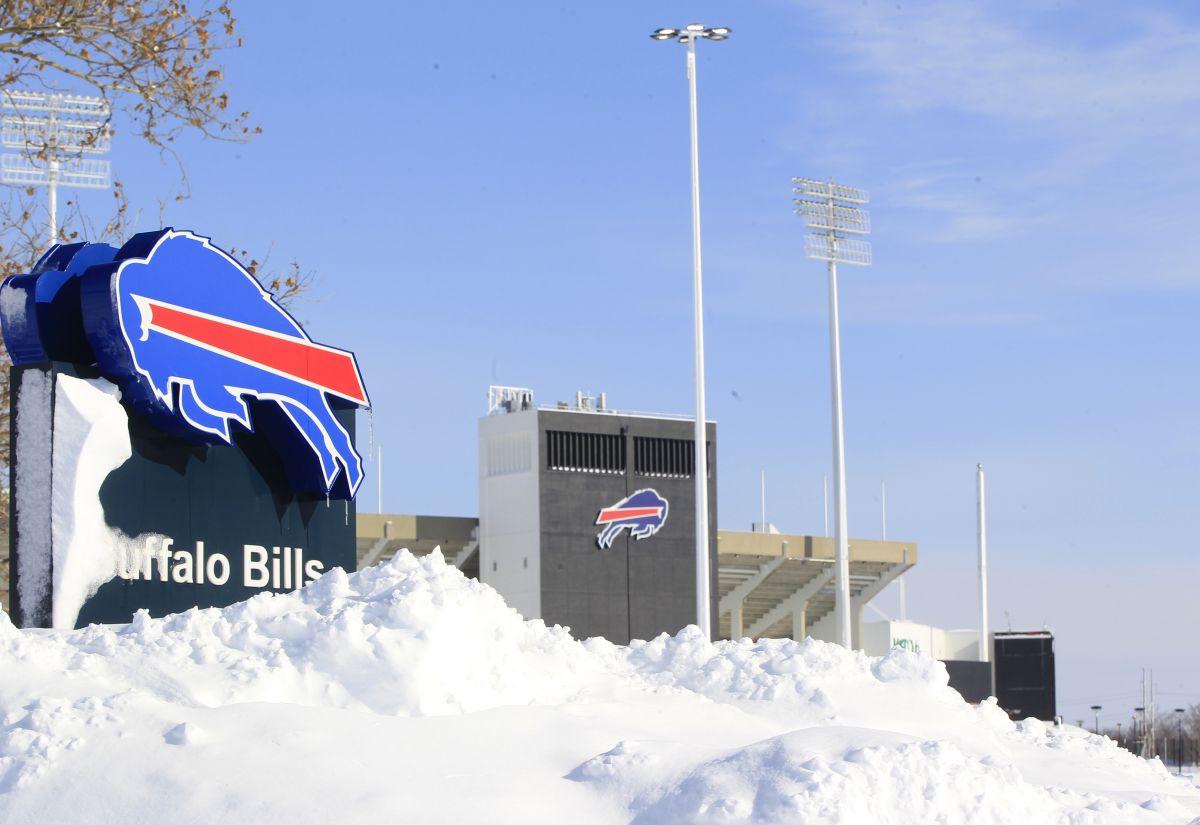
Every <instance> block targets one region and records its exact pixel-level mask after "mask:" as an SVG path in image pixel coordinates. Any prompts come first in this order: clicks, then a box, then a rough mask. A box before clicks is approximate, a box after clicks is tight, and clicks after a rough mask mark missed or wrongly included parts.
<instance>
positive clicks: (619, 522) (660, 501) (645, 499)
mask: <svg viewBox="0 0 1200 825" xmlns="http://www.w3.org/2000/svg"><path fill="white" fill-rule="evenodd" d="M666 522H667V500H666V499H665V498H663V497H662V496H660V495H659V494H658V492H657V491H656V490H652V489H649V488H647V489H645V490H638V491H637V492H636V493H633V494H632V495H629V496H626V497H625V498H623V499H621V500H620V501H618V502H617V503H616V504H614V505H612V506H611V507H605V508H604V509H603V510H601V511H600V513H599V514H598V515H597V516H596V524H597V525H604V529H603V530H601V531H600V534H599V535H597V536H596V544H597V545H599V546H600V549H601V550H607V549H608V548H610V547H612V544H613V542H614V541H616V539H617V536H619V535H621V531H622V530H628V531H629V535H631V536H633V537H634V538H635V539H637V540H639V541H640V540H642V539H644V538H649V537H650V536H653V535H654V534H655V533H657V532H658V531H659V530H661V529H662V526H663V525H664V524H666Z"/></svg>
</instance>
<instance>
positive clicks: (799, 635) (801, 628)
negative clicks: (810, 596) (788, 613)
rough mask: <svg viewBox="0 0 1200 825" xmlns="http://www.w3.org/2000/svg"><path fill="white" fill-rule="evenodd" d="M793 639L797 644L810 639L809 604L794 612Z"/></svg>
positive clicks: (806, 603)
mask: <svg viewBox="0 0 1200 825" xmlns="http://www.w3.org/2000/svg"><path fill="white" fill-rule="evenodd" d="M792 638H793V639H795V640H796V641H797V642H802V641H804V640H805V639H806V638H808V602H805V603H804V604H802V605H800V607H798V608H797V609H796V610H794V611H792Z"/></svg>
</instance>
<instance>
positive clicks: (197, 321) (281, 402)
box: [81, 229, 369, 497]
mask: <svg viewBox="0 0 1200 825" xmlns="http://www.w3.org/2000/svg"><path fill="white" fill-rule="evenodd" d="M115 257H116V259H115V260H114V261H112V262H111V263H108V264H102V265H100V266H93V267H91V268H90V269H88V271H87V273H86V275H85V276H84V279H83V283H82V285H81V293H82V295H81V298H82V305H83V310H84V316H85V318H87V319H88V321H89V324H88V326H89V328H88V339H89V341H90V343H91V345H92V348H93V349H94V350H95V354H96V359H97V363H98V365H99V367H100V369H101V371H102V372H103V373H105V375H106V376H107V377H109V378H110V379H112V380H113V381H115V382H117V383H118V385H120V387H121V390H122V394H123V398H124V400H126V402H127V403H131V405H132V406H134V407H135V408H138V409H140V410H141V411H142V412H144V413H147V414H149V415H151V416H152V417H155V418H156V419H157V420H158V421H159V423H160V425H162V426H165V428H166V429H168V430H174V431H176V432H180V431H181V430H183V431H186V432H180V434H183V435H190V436H191V437H192V438H193V439H195V440H203V441H213V442H224V443H226V444H230V443H232V442H233V433H232V432H231V429H230V426H231V424H232V423H233V422H237V423H238V424H240V425H242V426H243V427H245V428H246V429H248V430H251V431H254V430H255V429H256V427H257V428H258V429H260V430H270V431H271V432H268V433H267V435H268V436H269V437H272V440H273V441H274V442H276V446H277V448H278V449H277V451H278V452H279V454H280V457H281V459H282V460H283V461H284V463H285V465H287V466H288V470H289V474H290V475H291V476H292V478H293V482H295V486H296V487H297V488H298V489H305V488H307V489H315V490H316V491H317V492H325V493H329V492H330V491H332V490H333V488H334V485H335V483H339V477H341V480H342V481H343V482H344V484H345V487H346V489H345V491H344V492H346V493H348V496H347V497H352V496H353V495H354V493H355V492H356V491H357V489H358V487H359V485H360V484H361V483H362V479H363V470H362V459H361V458H360V457H359V455H358V453H357V452H356V451H355V449H354V445H353V443H352V440H351V438H350V435H349V433H348V432H347V431H346V429H345V428H344V427H343V426H342V425H341V423H339V422H338V420H337V417H336V416H335V414H334V411H333V408H332V407H331V401H332V402H334V403H338V404H340V405H341V406H343V407H349V406H369V401H368V399H367V392H366V389H365V388H364V386H363V381H362V376H361V374H360V373H359V370H358V364H357V362H356V361H355V359H354V355H353V353H350V352H347V351H345V350H341V349H335V348H334V347H329V346H325V345H323V344H318V343H315V342H314V341H313V340H312V339H311V338H309V337H308V335H307V334H305V332H304V330H303V329H301V327H300V325H299V324H298V323H297V322H296V321H295V320H294V319H293V318H292V317H291V316H290V315H289V314H288V313H287V312H286V311H284V309H283V308H282V307H280V306H279V304H277V303H276V302H275V300H274V298H273V297H272V296H271V294H270V293H268V292H267V291H266V290H264V289H263V288H262V286H261V285H260V284H259V283H258V280H257V279H256V278H255V277H254V276H253V275H251V274H250V273H249V272H248V271H246V269H245V268H243V267H242V266H241V265H240V264H239V263H238V262H237V261H236V260H234V259H233V258H232V257H230V256H229V255H228V254H227V253H225V252H224V251H222V250H220V249H218V248H217V247H215V246H213V245H211V244H210V243H209V239H208V238H203V237H200V236H198V235H194V234H192V233H190V232H180V231H175V230H172V229H166V230H162V231H160V232H152V233H144V234H142V235H137V236H135V237H134V238H133V239H131V240H130V241H129V243H127V244H126V245H125V246H124V247H122V249H121V250H120V252H118V253H117V255H116V256H115ZM260 402H261V403H260ZM252 405H253V406H252ZM280 413H282V416H281V415H280ZM263 424H266V426H261V425H263ZM289 433H291V435H290V436H289ZM296 435H298V436H299V437H300V439H299V441H297V440H296V439H295V438H294V436H296ZM297 448H299V449H297ZM305 448H307V450H308V451H310V452H309V455H310V456H315V460H316V463H315V467H314V465H313V461H312V459H311V458H310V459H308V460H302V459H301V460H298V459H297V456H296V455H295V454H296V453H297V452H300V453H303V452H304V449H305ZM309 468H313V469H319V473H314V472H313V471H312V470H311V469H309ZM339 486H340V485H339Z"/></svg>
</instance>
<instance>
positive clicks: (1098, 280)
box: [85, 0, 1200, 723]
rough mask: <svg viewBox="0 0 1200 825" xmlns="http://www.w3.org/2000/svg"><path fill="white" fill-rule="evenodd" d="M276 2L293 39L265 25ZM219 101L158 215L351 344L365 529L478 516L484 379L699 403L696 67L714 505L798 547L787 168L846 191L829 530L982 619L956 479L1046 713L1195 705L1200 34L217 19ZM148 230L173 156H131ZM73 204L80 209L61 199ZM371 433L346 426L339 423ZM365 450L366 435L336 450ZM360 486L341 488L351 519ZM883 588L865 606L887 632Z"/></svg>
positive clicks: (811, 300)
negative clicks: (264, 253)
mask: <svg viewBox="0 0 1200 825" xmlns="http://www.w3.org/2000/svg"><path fill="white" fill-rule="evenodd" d="M285 8H286V13H282V10H283V9H285ZM239 12H240V14H241V18H240V24H241V27H242V30H243V34H244V36H245V39H246V46H245V48H243V49H242V50H240V51H238V52H235V53H231V54H229V55H228V56H227V59H226V60H225V64H226V68H227V74H228V77H229V84H230V88H231V91H232V97H233V104H234V106H235V107H237V108H247V109H250V110H251V111H252V112H253V113H254V116H255V118H256V119H257V120H258V122H260V123H261V124H262V126H263V129H264V133H263V135H262V136H261V137H259V138H257V139H256V140H254V141H253V142H252V143H250V144H246V145H238V144H227V143H217V142H203V141H199V140H194V139H185V140H184V141H182V142H181V144H180V146H179V151H180V153H181V155H182V156H183V158H184V161H185V163H186V166H187V170H188V174H189V177H190V185H191V190H192V197H191V199H190V200H187V201H183V202H179V203H175V202H171V201H170V200H169V199H168V201H167V202H166V205H165V207H164V208H163V212H162V214H163V218H164V221H165V222H166V223H168V224H174V225H175V226H177V227H187V228H193V229H196V230H198V231H202V232H204V233H206V234H211V236H212V237H213V238H214V240H215V241H216V242H217V243H219V244H222V245H226V246H237V247H243V246H244V247H249V248H251V249H257V250H266V249H268V248H270V249H272V256H273V260H275V261H276V262H278V263H280V264H282V263H285V262H286V261H288V260H290V259H292V258H296V259H299V260H300V261H301V262H302V263H303V264H304V265H305V266H306V267H311V268H314V269H316V270H317V271H318V272H319V275H320V282H319V284H318V288H317V290H316V293H315V295H314V296H313V298H312V300H309V301H307V302H306V303H305V304H303V305H302V306H301V307H300V309H299V314H300V316H301V317H302V318H303V319H304V320H305V321H306V323H307V326H308V329H309V331H310V332H311V334H312V335H313V336H314V338H316V339H317V340H321V341H326V342H329V343H332V344H336V345H340V346H346V347H350V348H352V349H354V350H356V351H357V352H358V354H359V357H360V361H361V363H362V366H363V369H364V373H365V376H366V379H367V382H368V387H369V388H370V391H371V394H372V398H373V400H374V402H375V405H376V412H375V419H374V429H375V433H376V436H377V438H378V439H379V441H380V442H381V443H382V445H383V448H384V460H385V483H384V487H385V489H384V507H385V509H386V510H389V511H398V512H420V513H446V514H473V513H475V511H476V497H477V492H476V478H475V473H476V470H475V468H476V463H475V452H476V446H475V437H476V436H475V432H476V429H475V428H476V423H475V421H476V418H477V417H478V416H479V415H480V414H481V413H482V412H483V411H484V406H485V404H484V399H485V392H486V389H487V385H488V384H490V383H501V384H514V385H519V386H528V387H532V388H533V389H534V391H535V393H536V396H537V398H538V399H539V400H540V401H542V402H554V401H556V400H559V399H566V398H568V397H570V396H571V395H572V394H573V393H574V391H575V390H576V389H584V390H588V391H592V392H598V391H600V390H604V391H606V392H607V393H608V397H609V399H610V403H612V404H613V405H614V406H617V407H620V408H625V409H636V410H652V411H665V412H683V413H686V412H688V411H690V409H691V405H692V400H691V393H692V383H691V382H692V377H691V346H692V332H691V303H690V278H691V271H690V258H689V249H690V247H689V244H690V224H689V216H690V213H689V200H688V199H689V190H688V177H687V176H688V159H687V97H686V91H687V90H686V81H685V77H684V71H683V53H682V49H681V47H679V46H678V45H675V44H665V43H656V42H654V41H651V40H650V39H648V38H647V37H646V35H647V33H648V32H649V31H650V30H651V29H653V28H655V27H657V26H660V25H680V24H683V23H687V22H690V21H693V20H700V21H704V22H707V23H709V24H710V25H718V24H720V25H728V26H731V27H732V28H733V29H734V35H733V37H732V38H731V39H730V40H729V41H728V42H725V43H719V44H709V43H705V44H701V48H700V75H699V79H700V92H701V101H700V106H701V109H700V117H701V163H702V175H703V184H702V187H703V209H704V233H705V234H704V237H705V247H704V253H705V280H706V302H707V314H706V330H707V339H708V340H707V343H708V385H709V413H710V415H711V416H712V417H713V418H715V419H716V420H717V421H718V426H719V433H720V454H719V462H720V463H719V471H720V488H719V517H720V523H721V525H722V526H723V527H726V528H738V529H745V528H747V527H748V526H749V523H750V521H751V520H752V519H754V518H756V517H757V513H758V474H759V471H760V469H765V471H766V474H767V487H768V491H767V498H768V502H767V506H768V515H769V518H770V519H771V520H772V521H774V522H775V523H777V524H778V525H779V526H780V527H781V528H782V529H784V530H785V531H795V532H819V531H820V530H821V523H822V519H821V476H822V474H823V473H826V472H828V471H829V421H828V415H829V413H828V372H827V369H828V368H827V327H826V293H825V279H824V272H823V269H822V268H821V267H820V266H819V265H818V264H817V263H815V262H811V261H807V260H805V259H804V257H803V255H802V226H801V224H800V222H799V220H798V219H797V218H796V217H794V216H793V215H792V214H791V197H792V195H791V192H790V178H791V176H793V175H806V176H829V175H832V176H835V177H836V178H837V179H839V180H842V181H845V182H848V183H852V184H855V185H859V186H863V187H865V188H868V189H869V190H870V191H871V193H872V204H871V209H872V215H873V224H874V229H875V232H874V236H873V241H874V245H875V260H876V264H875V266H873V267H871V268H869V269H865V270H857V269H855V270H850V271H847V272H846V273H845V274H844V276H843V281H842V311H843V315H842V319H843V326H844V340H843V347H844V372H845V387H846V390H845V391H846V426H847V460H848V470H849V484H850V497H849V513H850V525H851V532H852V534H854V535H858V536H865V537H876V536H878V535H879V530H880V515H879V502H878V489H879V483H880V480H886V482H887V485H888V505H889V512H888V523H889V534H890V535H891V536H894V537H901V538H905V539H910V540H914V541H916V542H918V544H919V546H920V554H921V558H920V564H919V566H918V567H917V568H916V570H914V571H913V573H912V574H911V576H910V579H909V588H908V593H909V605H910V610H909V612H910V616H911V617H912V618H914V619H916V620H920V621H926V622H929V623H932V624H939V625H944V626H971V625H973V624H974V623H975V584H974V564H975V562H974V552H975V551H974V509H973V508H974V467H975V464H976V463H977V462H980V461H982V462H984V464H985V465H986V466H987V468H988V471H989V484H990V489H991V496H990V511H991V528H992V529H991V546H992V556H993V573H992V593H991V600H992V606H993V616H992V622H993V626H994V627H996V626H999V627H1004V626H1005V625H1006V621H1007V619H1006V615H1007V616H1008V617H1009V618H1010V619H1011V623H1012V626H1013V627H1014V628H1017V629H1036V628H1040V627H1042V626H1043V624H1045V625H1047V626H1049V627H1050V628H1052V629H1053V630H1054V631H1055V632H1056V634H1057V637H1058V648H1057V650H1058V664H1059V697H1060V709H1061V710H1062V712H1063V713H1064V714H1065V715H1066V716H1067V717H1068V718H1069V719H1072V720H1074V719H1079V718H1090V712H1087V711H1086V707H1087V706H1088V705H1090V704H1093V703H1095V702H1099V703H1100V704H1103V705H1104V706H1105V710H1104V712H1103V713H1102V714H1101V716H1102V721H1108V722H1110V723H1111V722H1115V721H1117V720H1118V719H1121V720H1124V719H1127V717H1128V716H1129V713H1130V712H1131V710H1132V707H1133V706H1134V705H1136V704H1139V703H1140V696H1138V695H1136V693H1135V690H1136V687H1137V680H1138V679H1139V678H1140V668H1142V667H1153V668H1155V670H1156V675H1157V681H1158V683H1159V685H1160V688H1161V690H1162V691H1163V693H1162V695H1161V700H1160V705H1161V706H1163V707H1167V706H1171V707H1173V706H1175V705H1176V704H1182V703H1184V702H1195V701H1200V663H1198V661H1200V657H1197V656H1196V655H1195V651H1196V647H1197V643H1196V628H1197V627H1198V626H1200V607H1198V606H1197V605H1198V600H1196V599H1195V598H1194V596H1193V593H1194V590H1195V584H1196V582H1197V580H1198V579H1200V575H1198V574H1200V564H1198V563H1197V561H1196V552H1197V549H1198V544H1200V540H1198V539H1197V538H1196V535H1197V531H1196V530H1195V529H1194V526H1193V525H1194V524H1195V522H1196V514H1197V501H1198V498H1200V480H1198V474H1200V472H1198V471H1200V436H1198V434H1197V433H1198V429H1197V420H1198V417H1197V413H1198V412H1200V385H1198V382H1197V377H1196V368H1195V367H1196V354H1197V352H1198V351H1200V347H1198V343H1200V342H1198V341H1197V338H1198V336H1200V333H1198V331H1197V330H1198V329H1200V325H1197V323H1196V317H1197V314H1198V311H1200V270H1198V269H1197V266H1196V264H1195V261H1196V260H1197V257H1198V255H1200V233H1196V232H1195V231H1193V230H1192V228H1191V224H1192V223H1193V222H1194V216H1195V215H1196V214H1197V212H1198V209H1197V207H1198V203H1197V201H1198V200H1200V197H1198V195H1197V192H1198V191H1200V165H1198V164H1197V162H1196V160H1195V156H1196V152H1195V147H1196V146H1197V145H1198V142H1200V140H1198V139H1200V87H1197V86H1196V84H1195V82H1194V80H1195V78H1196V77H1197V76H1200V15H1198V14H1196V13H1195V12H1191V13H1189V12H1186V11H1184V10H1181V7H1180V6H1178V5H1177V4H1167V3H1159V4H1155V3H1145V4H1137V5H1136V6H1133V5H1129V4H1116V3H1107V4H1105V3H1083V2H1078V3H1076V2H1063V3H1053V4H1052V3H1045V2H1017V3H993V4H974V3H972V4H966V3H963V4H957V5H953V6H952V5H949V4H936V5H934V4H912V3H899V4H897V3H874V2H871V3H845V2H827V3H826V2H784V1H783V0H773V1H772V2H747V3H742V4H736V6H735V5H732V4H728V3H715V2H689V3H682V2H670V3H656V4H648V3H645V2H633V1H632V0H618V1H617V2H612V3H608V4H605V5H604V6H603V7H602V8H601V7H598V6H594V5H592V6H585V5H583V4H565V3H564V4H544V3H537V4H517V5H513V4H507V5H505V6H497V5H483V4H479V5H478V6H467V5H462V4H432V3H431V4H423V5H421V6H417V5H415V4H394V3H376V4H355V5H353V6H351V5H350V4H340V5H337V6H334V5H332V4H316V3H293V4H288V5H287V6H283V5H278V4H252V3H241V4H239ZM113 161H114V167H115V169H116V172H117V174H118V176H119V177H121V178H122V179H123V180H124V181H125V182H126V184H127V186H128V190H129V193H130V195H131V198H132V200H133V203H134V205H135V206H137V207H138V208H140V209H141V211H142V214H143V219H142V220H141V221H140V224H141V225H142V226H143V227H144V228H151V227H153V226H156V225H157V224H158V221H159V206H158V202H159V200H160V199H162V198H164V197H168V198H169V195H170V193H171V192H172V191H174V189H175V187H176V180H177V179H176V176H175V172H174V170H173V167H172V165H171V164H170V163H167V162H162V161H161V160H160V159H159V158H158V157H157V156H156V155H155V154H154V153H152V152H151V151H149V150H148V149H146V148H145V147H144V146H142V145H139V144H138V143H136V142H135V140H134V139H133V138H132V136H128V137H127V136H125V135H121V134H119V135H118V137H117V141H116V148H115V150H114V152H113ZM85 203H88V204H91V205H94V206H95V208H96V209H97V211H99V209H100V207H99V204H100V203H101V201H99V200H96V199H94V198H89V199H88V200H85ZM363 423H364V425H365V424H366V421H365V420H364V422H363ZM363 436H364V440H365V437H366V429H365V426H364V430H363ZM375 497H376V492H375V490H374V488H373V487H372V486H370V484H368V486H367V487H366V488H365V489H364V491H363V493H362V495H361V505H362V506H363V507H364V509H372V508H373V507H374V501H375ZM895 602H896V597H895V594H894V593H886V594H884V595H883V596H882V597H881V598H880V600H879V604H880V606H881V607H882V608H883V609H884V610H888V611H894V610H895Z"/></svg>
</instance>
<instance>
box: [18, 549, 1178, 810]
mask: <svg viewBox="0 0 1200 825" xmlns="http://www.w3.org/2000/svg"><path fill="white" fill-rule="evenodd" d="M1197 817H1200V788H1198V787H1196V786H1195V785H1193V784H1192V783H1191V782H1189V781H1187V780H1182V779H1178V778H1176V777H1174V776H1172V775H1170V774H1169V773H1168V772H1167V771H1166V770H1165V769H1164V768H1163V767H1162V766H1161V765H1160V764H1159V763H1158V762H1146V761H1143V760H1141V759H1138V758H1136V757H1134V756H1132V755H1130V754H1128V753H1126V752H1125V751H1122V750H1119V749H1118V748H1117V747H1116V746H1115V745H1114V743H1113V742H1111V741H1109V740H1107V739H1102V738H1099V737H1096V736H1093V735H1091V734H1088V733H1086V732H1084V731H1082V730H1080V729H1078V728H1074V727H1064V728H1054V727H1053V726H1047V725H1044V724H1042V723H1040V722H1028V723H1024V724H1020V725H1014V724H1012V723H1011V722H1009V721H1008V719H1007V717H1006V716H1005V715H1004V713H1002V712H1001V711H1000V710H999V709H997V708H996V707H995V706H993V705H984V706H982V707H979V708H972V707H971V706H969V705H967V704H966V703H964V702H963V701H962V700H961V699H960V698H959V696H958V694H957V693H955V692H954V691H953V690H951V689H950V688H948V687H947V686H946V674H945V670H944V668H943V667H942V666H941V665H940V664H939V663H937V662H934V661H931V660H928V659H924V658H921V657H919V656H917V655H914V654H911V653H908V652H906V651H902V650H893V651H892V652H891V653H890V654H889V655H888V656H886V657H884V658H882V659H871V658H868V657H866V656H864V655H862V654H858V653H847V652H846V651H844V650H842V649H841V648H838V647H835V646H832V645H827V644H824V643H822V642H813V641H808V642H804V643H795V642H791V641H762V642H750V641H741V642H723V643H717V644H710V643H708V642H706V641H704V640H702V639H700V638H699V637H698V636H697V635H696V633H695V632H694V630H684V631H683V632H681V633H680V634H678V635H677V636H675V637H674V638H670V637H665V636H664V637H660V638H658V639H654V640H652V641H649V642H637V643H635V644H633V645H631V646H629V647H618V646H614V645H611V644H609V643H607V642H604V641H601V640H590V641H588V642H583V643H580V642H576V641H573V640H572V639H571V638H570V636H569V635H568V633H567V632H566V631H565V630H563V629H561V628H547V627H545V626H544V625H543V624H542V623H541V622H525V621H523V620H522V619H521V618H520V616H518V615H517V614H516V613H515V612H514V611H512V610H511V609H509V608H508V607H507V606H506V605H505V604H504V602H503V600H502V599H501V598H500V596H499V595H497V594H496V593H495V592H494V591H492V590H491V589H490V588H488V587H486V586H485V585H482V584H479V583H478V582H476V581H474V580H470V579H466V578H464V577H463V576H462V575H461V574H460V573H459V572H458V571H457V570H455V569H454V568H453V567H450V566H448V565H446V564H445V563H444V562H443V560H442V558H441V556H440V555H438V554H434V555H432V556H428V557H425V558H421V559H415V558H413V557H412V556H410V555H408V554H407V553H404V554H401V555H400V556H398V557H397V558H396V559H394V560H393V561H391V562H389V563H387V564H385V565H381V566H379V567H374V568H370V569H367V570H364V571H362V572H359V573H356V574H353V575H349V576H347V575H346V574H344V573H342V572H341V571H336V570H335V571H333V572H332V573H329V574H327V575H326V576H324V577H323V578H321V579H320V580H318V581H317V582H315V583H313V584H312V585H310V586H309V587H307V588H305V589H304V590H302V591H299V592H298V593H294V594H289V595H269V594H265V595H262V596H258V597H256V598H254V599H252V600H250V601H248V602H244V603H241V604H237V605H234V606H232V607H229V608H226V609H224V610H192V611H189V612H187V613H183V614H179V615H176V616H169V617H167V618H165V619H148V618H146V617H145V616H139V617H137V618H136V620H135V621H134V622H132V623H131V624H129V625H124V626H118V627H90V628H87V629H85V630H79V631H74V632H63V631H20V630H16V629H15V628H13V627H12V625H11V624H10V623H9V622H8V619H7V617H3V616H2V615H0V822H3V823H6V825H16V823H37V824H38V825H43V824H44V823H51V822H55V823H57V822H80V823H121V824H122V825H132V823H156V824H158V823H176V822H204V823H210V822H221V823H243V822H244V823H263V822H278V823H308V822H312V823H334V822H336V823H358V822H418V823H436V822H455V823H462V822H488V823H509V822H512V823H529V822H553V823H564V822H567V823H571V825H586V823H612V822H629V821H633V822H637V823H687V822H703V823H734V822H802V823H827V822H829V823H832V822H839V823H854V824H855V825H857V824H858V823H926V822H941V823H960V822H961V823H973V824H975V823H1008V822H1011V823H1020V825H1033V824H1034V823H1059V822H1062V823H1080V824H1081V825H1082V823H1147V824H1149V823H1187V822H1190V821H1192V820H1193V819H1194V818H1197Z"/></svg>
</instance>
